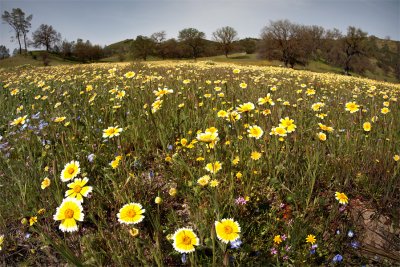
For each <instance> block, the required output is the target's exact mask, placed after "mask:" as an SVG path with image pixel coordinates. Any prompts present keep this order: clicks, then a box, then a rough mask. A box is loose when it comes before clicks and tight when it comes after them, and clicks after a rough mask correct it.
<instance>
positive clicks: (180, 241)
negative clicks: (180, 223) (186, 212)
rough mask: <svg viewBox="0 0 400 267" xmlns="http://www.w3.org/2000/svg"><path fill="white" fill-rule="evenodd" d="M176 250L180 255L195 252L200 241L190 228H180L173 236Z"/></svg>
mask: <svg viewBox="0 0 400 267" xmlns="http://www.w3.org/2000/svg"><path fill="white" fill-rule="evenodd" d="M172 240H173V241H174V242H173V246H174V249H175V250H176V251H178V252H180V253H190V252H194V250H195V247H194V246H198V245H199V243H200V241H199V238H198V237H197V235H196V234H195V233H194V232H193V230H192V229H190V228H180V229H178V230H177V231H176V232H175V233H174V235H173V236H172Z"/></svg>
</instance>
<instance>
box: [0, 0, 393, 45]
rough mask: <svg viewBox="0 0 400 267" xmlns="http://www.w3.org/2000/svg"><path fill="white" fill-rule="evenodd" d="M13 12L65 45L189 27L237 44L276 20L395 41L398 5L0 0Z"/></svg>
mask: <svg viewBox="0 0 400 267" xmlns="http://www.w3.org/2000/svg"><path fill="white" fill-rule="evenodd" d="M18 7H19V8H21V9H22V10H23V11H24V12H25V13H26V15H29V14H33V20H32V29H31V32H33V31H34V30H36V29H37V28H38V27H39V25H40V24H49V25H52V26H53V27H54V28H55V29H56V30H57V31H58V32H60V33H61V34H62V37H63V38H65V39H67V40H69V41H73V40H76V39H77V38H82V39H84V40H90V41H91V42H92V43H93V44H100V45H107V44H111V43H114V42H118V41H121V40H125V39H130V38H135V37H136V36H137V35H150V34H152V33H154V32H156V31H161V30H165V31H166V32H167V37H168V38H176V37H177V35H178V32H179V31H180V30H182V29H184V28H188V27H193V28H197V29H198V30H200V31H203V32H204V33H205V34H206V36H207V38H209V39H210V38H211V36H212V32H213V31H215V30H216V29H217V28H219V27H222V26H231V27H233V28H235V29H236V30H237V32H238V34H239V37H240V38H244V37H259V36H260V32H261V29H262V28H263V27H264V26H266V25H267V24H268V23H269V21H270V20H278V19H289V20H291V21H292V22H296V23H300V24H305V25H319V26H323V27H324V28H326V29H332V28H338V29H339V30H341V31H342V32H345V31H346V28H347V27H348V26H349V25H351V26H356V27H359V28H361V29H362V30H364V31H366V32H368V34H370V35H375V36H378V37H380V38H385V37H386V36H390V37H391V38H392V39H393V40H400V0H109V1H106V0H0V11H1V13H4V11H5V10H7V11H11V10H12V9H13V8H18ZM11 35H13V32H12V31H11V28H10V27H9V26H8V25H7V24H4V23H2V24H0V44H4V45H6V46H7V47H8V48H10V50H12V49H13V48H15V47H17V44H16V42H14V43H11V42H10V37H11ZM29 36H31V35H30V34H29ZM10 52H11V51H10Z"/></svg>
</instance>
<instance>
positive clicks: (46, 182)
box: [40, 177, 51, 189]
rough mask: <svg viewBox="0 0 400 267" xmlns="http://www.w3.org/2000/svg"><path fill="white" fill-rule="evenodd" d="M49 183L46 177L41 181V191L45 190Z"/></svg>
mask: <svg viewBox="0 0 400 267" xmlns="http://www.w3.org/2000/svg"><path fill="white" fill-rule="evenodd" d="M50 183H51V181H50V179H49V178H48V177H46V178H44V179H43V181H42V184H41V186H40V187H41V188H42V189H45V188H47V187H49V186H50Z"/></svg>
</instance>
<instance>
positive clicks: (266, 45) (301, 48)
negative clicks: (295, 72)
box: [260, 20, 310, 68]
mask: <svg viewBox="0 0 400 267" xmlns="http://www.w3.org/2000/svg"><path fill="white" fill-rule="evenodd" d="M261 38H262V41H261V45H260V52H261V53H260V54H261V56H262V57H266V58H268V59H277V60H280V61H282V62H283V63H284V64H285V66H286V67H287V66H290V67H292V68H293V67H294V66H295V65H296V64H300V65H306V64H307V63H308V59H309V57H310V49H308V48H307V47H306V46H305V45H304V44H306V43H307V42H306V41H305V39H306V38H307V37H306V35H305V34H304V26H300V25H297V24H294V23H291V22H290V21H289V20H278V21H271V22H270V25H269V26H266V27H264V29H263V31H262V34H261Z"/></svg>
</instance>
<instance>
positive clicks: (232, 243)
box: [231, 239, 242, 248]
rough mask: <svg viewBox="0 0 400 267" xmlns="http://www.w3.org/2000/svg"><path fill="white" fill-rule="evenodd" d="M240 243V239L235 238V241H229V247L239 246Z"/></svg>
mask: <svg viewBox="0 0 400 267" xmlns="http://www.w3.org/2000/svg"><path fill="white" fill-rule="evenodd" d="M241 244H242V241H241V240H240V239H236V240H235V241H233V242H231V248H239V247H240V245H241Z"/></svg>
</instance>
